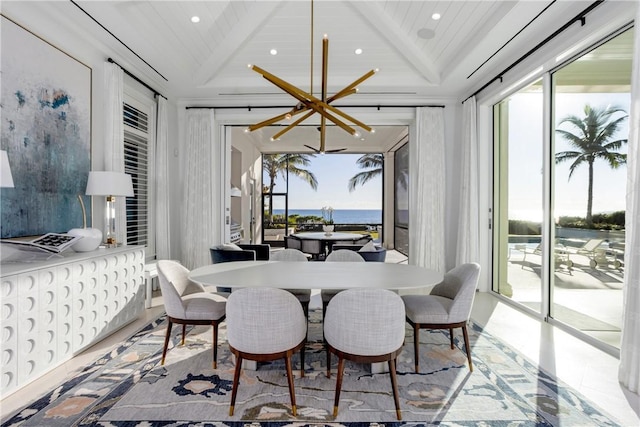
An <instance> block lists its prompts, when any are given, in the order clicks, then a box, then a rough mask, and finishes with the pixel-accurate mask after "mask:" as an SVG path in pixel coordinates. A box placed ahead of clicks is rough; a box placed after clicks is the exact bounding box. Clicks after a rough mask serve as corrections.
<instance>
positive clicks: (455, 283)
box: [402, 263, 480, 373]
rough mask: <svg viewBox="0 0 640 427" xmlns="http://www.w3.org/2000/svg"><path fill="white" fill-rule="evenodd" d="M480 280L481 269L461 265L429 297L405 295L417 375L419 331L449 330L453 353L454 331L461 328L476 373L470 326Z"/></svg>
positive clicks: (474, 264)
mask: <svg viewBox="0 0 640 427" xmlns="http://www.w3.org/2000/svg"><path fill="white" fill-rule="evenodd" d="M479 277H480V265H479V264H477V263H468V264H462V265H459V266H458V267H456V268H454V269H452V270H450V271H449V272H447V273H446V274H445V275H444V280H443V282H442V283H440V284H439V285H436V286H435V287H434V288H433V289H432V290H431V293H430V294H429V295H404V296H402V299H403V301H404V305H405V310H406V312H407V322H409V324H410V325H411V326H413V345H414V356H415V369H416V373H417V372H419V367H418V365H419V361H420V356H419V348H420V336H419V333H420V329H448V330H449V339H450V341H451V349H452V350H453V348H454V345H453V330H454V329H455V328H462V334H463V337H464V346H465V348H466V350H467V359H468V360H469V370H470V371H472V372H473V364H472V363H471V348H470V347H469V335H468V333H467V323H468V321H469V316H470V315H471V307H472V305H473V299H474V297H475V293H476V287H477V286H478V279H479Z"/></svg>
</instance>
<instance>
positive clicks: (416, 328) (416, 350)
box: [413, 323, 420, 374]
mask: <svg viewBox="0 0 640 427" xmlns="http://www.w3.org/2000/svg"><path fill="white" fill-rule="evenodd" d="M413 356H414V358H415V367H416V374H417V373H418V372H420V369H419V368H418V362H419V361H420V325H419V324H418V323H416V324H415V325H413Z"/></svg>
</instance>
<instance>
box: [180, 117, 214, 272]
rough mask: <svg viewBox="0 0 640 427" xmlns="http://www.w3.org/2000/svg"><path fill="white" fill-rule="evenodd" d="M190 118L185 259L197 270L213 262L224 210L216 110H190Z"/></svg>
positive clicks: (185, 215)
mask: <svg viewBox="0 0 640 427" xmlns="http://www.w3.org/2000/svg"><path fill="white" fill-rule="evenodd" d="M186 117H187V141H186V143H187V144H186V145H187V146H186V159H185V161H186V163H185V169H184V170H185V176H184V187H183V188H184V203H183V204H182V209H181V213H182V224H183V229H182V233H181V239H182V240H181V246H182V262H183V264H184V265H185V267H187V268H189V269H193V268H196V267H201V266H203V265H207V264H211V255H210V254H209V248H210V247H211V246H212V245H213V244H214V243H215V242H216V233H215V230H216V227H215V224H217V221H218V218H219V215H220V213H219V212H218V211H217V210H215V209H214V207H215V206H217V205H218V203H216V200H217V198H218V191H217V189H216V185H215V183H216V179H215V176H214V171H216V170H219V168H218V167H217V166H218V165H217V164H213V162H214V160H215V159H214V154H215V150H214V147H215V146H216V145H217V139H218V138H217V137H216V135H215V129H216V126H215V117H214V110H213V109H189V110H187V112H186Z"/></svg>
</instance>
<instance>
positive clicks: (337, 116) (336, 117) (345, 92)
mask: <svg viewBox="0 0 640 427" xmlns="http://www.w3.org/2000/svg"><path fill="white" fill-rule="evenodd" d="M328 59H329V38H328V37H327V35H326V34H325V35H324V37H323V39H322V84H321V87H322V89H321V90H322V94H321V96H320V98H318V97H316V96H314V95H313V0H311V87H310V90H309V92H305V91H303V90H302V89H299V88H297V87H295V86H294V85H292V84H290V83H288V82H286V81H285V80H283V79H281V78H278V77H276V76H274V75H273V74H271V73H269V72H268V71H266V70H263V69H262V68H260V67H258V66H257V65H251V64H249V68H251V69H252V70H253V71H255V72H257V73H258V74H260V75H262V77H264V78H265V79H266V80H268V81H269V82H271V83H272V84H273V85H275V86H277V87H279V88H280V89H282V90H283V91H284V92H286V93H288V94H289V95H291V96H292V97H294V98H295V99H297V100H298V103H297V104H296V105H295V106H294V107H293V108H292V109H291V110H290V111H287V112H286V113H283V114H279V115H277V116H275V117H272V118H270V119H267V120H265V121H262V122H260V123H256V124H254V125H251V126H249V127H248V128H247V129H246V130H245V131H246V132H253V131H254V130H257V129H260V128H263V127H265V126H269V125H272V124H275V123H278V122H280V121H282V120H290V119H291V118H292V117H293V116H297V115H299V114H303V113H304V115H303V116H302V117H300V118H298V119H296V120H295V121H294V122H292V123H290V124H289V125H288V126H286V127H285V128H284V129H282V130H281V131H279V132H278V133H276V134H275V135H273V136H272V137H271V140H272V141H274V140H277V139H278V138H280V137H281V136H282V135H284V134H285V133H287V132H289V131H290V130H291V129H293V128H294V127H296V126H297V125H299V124H300V123H302V122H304V121H305V120H307V119H308V118H309V117H311V116H313V115H314V114H316V113H318V114H319V115H320V126H319V128H318V129H319V131H320V149H319V150H316V149H315V148H313V147H309V146H308V145H306V146H307V147H309V148H311V149H312V150H314V151H316V152H318V153H324V152H325V142H326V124H327V120H329V121H330V122H332V123H334V124H335V125H336V126H338V127H340V128H342V129H343V130H345V131H346V132H348V133H349V134H351V135H353V136H355V137H357V136H358V132H357V131H356V130H355V129H354V127H353V125H355V126H359V127H360V128H362V129H364V130H366V131H367V132H374V130H373V129H372V128H370V127H369V126H367V125H366V124H364V123H362V122H361V121H359V120H357V119H355V118H354V117H351V116H350V115H348V114H346V113H345V112H343V111H341V110H339V109H338V108H336V107H334V106H332V105H331V103H332V102H333V101H336V100H338V99H341V98H344V97H347V96H349V95H353V94H354V93H357V91H358V88H357V86H358V85H359V84H360V83H362V82H364V81H365V80H367V79H368V78H369V77H371V76H373V75H374V74H375V73H376V72H377V71H378V70H377V69H376V70H371V71H369V72H367V73H365V74H364V75H363V76H362V77H360V78H359V79H357V80H355V81H354V82H353V83H351V84H349V85H348V86H346V87H345V88H343V89H342V90H340V91H338V92H337V93H335V94H334V95H332V96H327V68H328ZM329 151H342V150H329Z"/></svg>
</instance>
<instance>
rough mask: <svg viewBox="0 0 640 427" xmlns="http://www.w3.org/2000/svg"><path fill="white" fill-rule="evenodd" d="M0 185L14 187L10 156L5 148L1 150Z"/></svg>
mask: <svg viewBox="0 0 640 427" xmlns="http://www.w3.org/2000/svg"><path fill="white" fill-rule="evenodd" d="M0 187H5V188H13V176H12V175H11V166H9V156H7V152H6V151H4V150H0Z"/></svg>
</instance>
